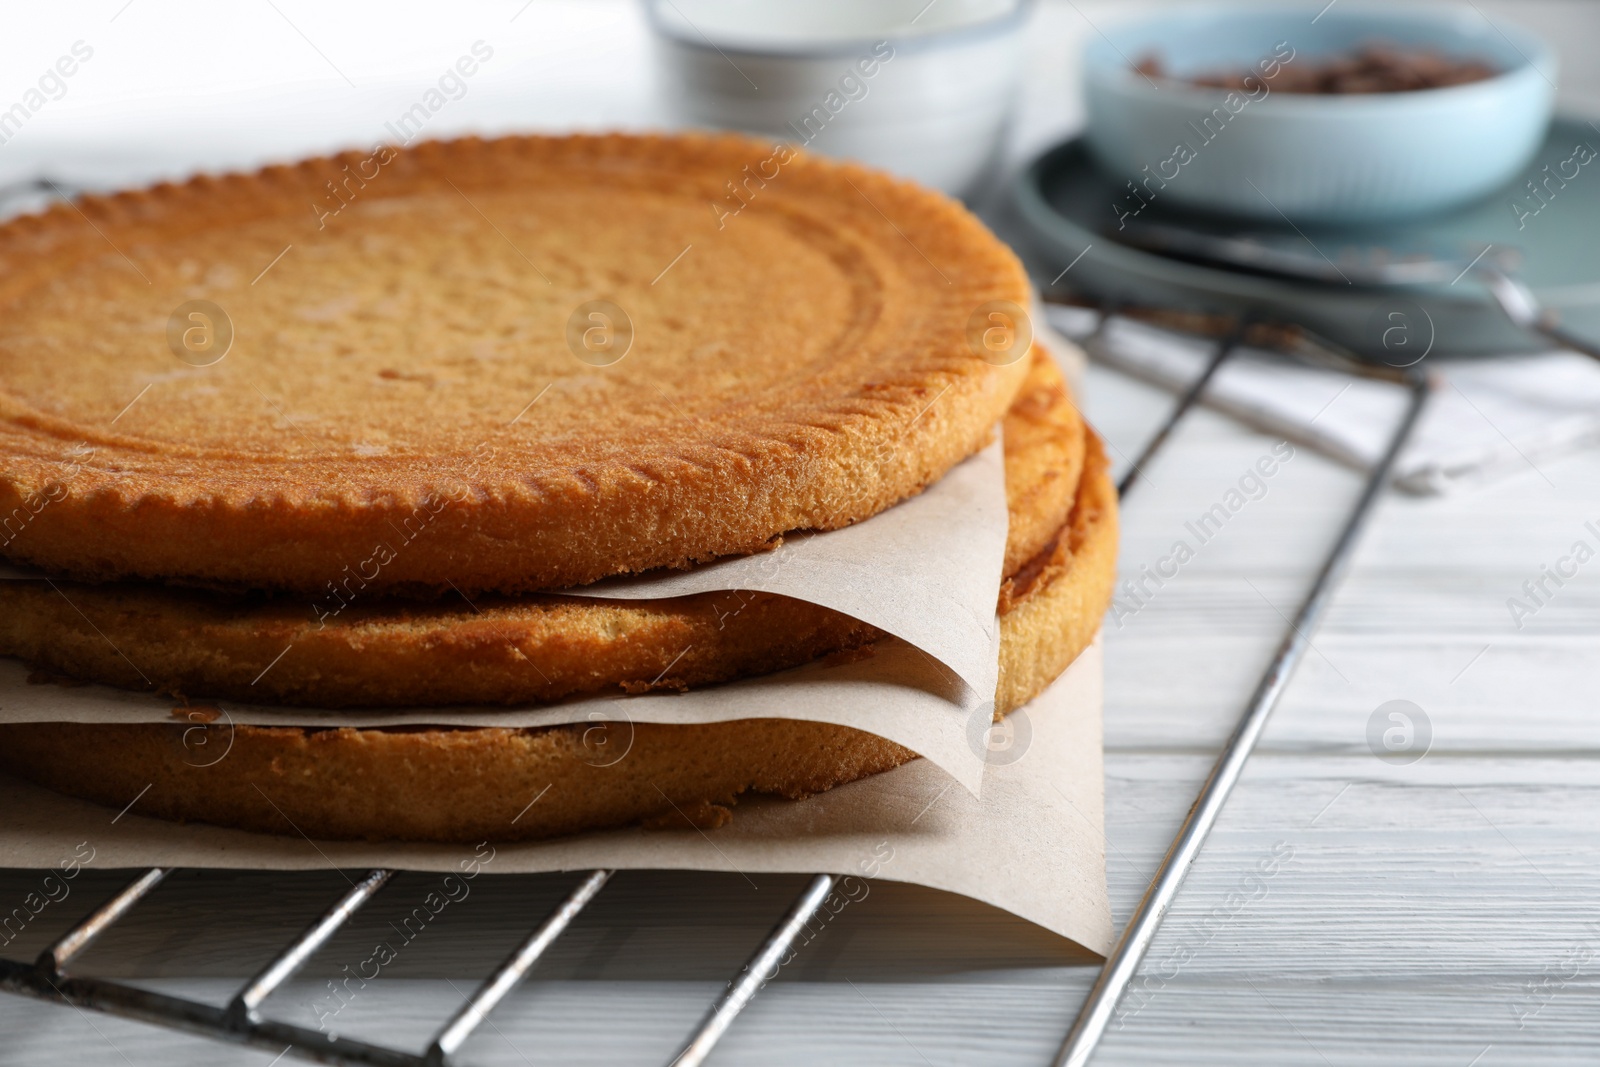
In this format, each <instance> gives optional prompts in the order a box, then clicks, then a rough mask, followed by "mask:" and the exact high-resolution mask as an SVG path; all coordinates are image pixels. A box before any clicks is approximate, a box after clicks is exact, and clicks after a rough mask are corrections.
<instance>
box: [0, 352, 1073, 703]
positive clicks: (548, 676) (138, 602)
mask: <svg viewBox="0 0 1600 1067" xmlns="http://www.w3.org/2000/svg"><path fill="white" fill-rule="evenodd" d="M1004 427H1005V471H1006V496H1007V500H1008V504H1009V513H1010V527H1009V536H1008V540H1007V549H1006V565H1007V570H1006V572H1005V573H1008V574H1010V573H1014V572H1015V571H1016V570H1017V569H1018V568H1019V567H1020V566H1021V565H1022V564H1023V563H1024V562H1026V561H1027V560H1029V559H1032V558H1033V557H1035V556H1036V555H1038V554H1039V553H1040V552H1041V551H1043V550H1044V549H1045V548H1046V547H1047V546H1049V545H1050V544H1052V543H1053V540H1054V539H1055V538H1056V536H1057V534H1058V533H1059V531H1060V530H1061V528H1062V526H1063V524H1065V523H1066V521H1067V517H1068V514H1069V513H1070V512H1071V510H1072V507H1073V501H1074V496H1075V493H1076V490H1077V486H1078V481H1079V473H1080V471H1081V469H1082V465H1083V454H1084V441H1085V435H1084V428H1083V424H1082V421H1081V420H1080V418H1079V417H1078V413H1077V409H1076V408H1075V407H1074V406H1073V404H1072V400H1071V397H1070V396H1069V395H1068V394H1067V392H1066V389H1065V387H1064V385H1063V382H1062V379H1061V373H1060V371H1059V370H1057V368H1056V365H1055V363H1054V361H1052V360H1051V359H1050V358H1049V356H1047V355H1045V354H1044V353H1043V352H1042V351H1039V352H1036V353H1035V355H1034V358H1033V360H1032V361H1031V364H1030V368H1029V373H1028V378H1027V380H1026V382H1025V384H1024V386H1023V389H1022V391H1021V392H1020V393H1019V394H1018V397H1017V400H1016V402H1015V403H1013V405H1012V406H1011V409H1010V411H1009V412H1007V415H1006V418H1005V422H1004ZM328 603H329V606H330V607H332V606H334V605H335V604H336V603H337V602H335V601H329V602H328ZM877 635H878V633H877V631H876V630H875V629H874V628H873V627H871V626H868V625H867V624H866V623H863V622H861V621H859V620H857V619H853V618H850V617H849V616H847V615H843V614H840V613H838V612H835V611H831V610H829V609H827V608H824V607H820V606H818V605H816V604H810V603H807V602H804V601H799V600H792V599H790V598H788V597H781V596H774V595H771V594H765V593H752V592H748V591H731V592H715V593H704V594H701V595H698V596H689V597H680V598H675V599H672V600H660V601H608V600H584V599H577V598H572V597H554V596H541V595H525V596H521V597H501V596H490V595H484V596H475V597H473V598H472V600H471V602H470V603H468V602H466V601H464V600H463V599H462V598H461V597H460V596H458V595H455V594H453V593H452V594H450V595H449V596H447V597H446V598H444V599H442V600H439V601H435V602H413V603H408V602H406V601H403V600H397V599H395V598H392V597H391V598H364V597H362V598H356V599H355V600H354V601H353V602H352V603H351V604H350V606H349V607H347V608H343V609H342V610H339V611H338V612H337V613H336V614H334V615H332V616H331V617H327V618H323V619H321V620H320V621H319V620H317V619H314V618H313V612H312V611H311V610H309V609H308V605H307V603H306V602H305V601H304V600H297V599H294V598H292V597H283V596H280V597H276V598H272V599H267V600H263V599H261V598H245V597H229V596H226V595H221V594H217V593H212V592H206V591H196V590H179V589H172V588H167V587H162V586H158V585H154V584H145V583H110V584H106V585H92V584H84V583H74V582H67V581H60V582H54V583H50V584H46V583H44V582H32V581H29V582H0V655H11V656H18V657H20V658H22V659H24V660H26V661H27V662H28V663H30V664H31V665H33V666H35V667H38V668H41V669H43V670H46V671H48V672H51V673H54V674H59V675H63V676H67V677H71V678H77V679H81V680H89V681H97V682H104V683H107V684H110V685H118V686H123V687H125V688H137V689H147V688H150V687H152V685H153V687H154V688H156V689H158V690H159V691H161V692H165V693H171V694H174V695H178V696H182V697H188V698H194V699H202V700H203V699H227V700H239V701H248V702H252V703H281V704H294V705H301V706H308V707H326V708H335V707H337V708H343V707H427V706H439V705H447V704H526V703H533V702H544V701H552V700H558V699H561V698H563V697H568V696H573V695H578V694H588V693H598V692H604V691H607V690H610V691H613V692H615V691H616V690H617V689H618V688H619V687H620V688H621V689H623V690H626V691H629V692H642V691H645V690H648V689H682V688H685V687H690V686H701V685H708V684H711V683H715V682H723V681H729V680H731V679H735V678H742V677H748V676H752V675H760V674H768V673H771V672H773V671H778V670H783V669H786V668H789V667H794V666H798V665H799V664H802V663H806V662H809V661H811V660H813V659H816V658H817V657H819V656H823V655H827V654H828V653H830V652H834V651H838V650H841V649H847V648H853V647H856V646H859V645H861V644H863V643H866V642H869V641H871V640H872V639H873V638H875V637H876V636H877ZM286 649H287V650H288V651H287V652H286V651H285V650H286ZM269 668H270V669H269Z"/></svg>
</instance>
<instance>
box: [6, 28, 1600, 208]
mask: <svg viewBox="0 0 1600 1067" xmlns="http://www.w3.org/2000/svg"><path fill="white" fill-rule="evenodd" d="M941 2H945V3H949V2H950V0H941ZM1339 3H1340V4H1341V6H1343V5H1345V4H1348V3H1350V0H1339ZM1300 6H1303V7H1305V9H1306V10H1307V11H1308V12H1313V13H1314V11H1315V9H1316V8H1318V7H1320V6H1321V3H1320V2H1318V3H1311V2H1309V0H1308V2H1307V3H1305V4H1302V5H1300ZM1411 6H1417V7H1425V6H1427V5H1423V4H1417V5H1412V4H1410V3H1407V2H1405V0H1396V2H1393V3H1390V4H1386V5H1384V7H1385V8H1386V9H1390V10H1393V9H1395V8H1403V7H1411ZM1474 6H1475V7H1476V8H1477V9H1478V10H1479V11H1481V12H1482V13H1483V14H1484V15H1486V16H1488V17H1490V18H1492V19H1504V20H1508V21H1511V22H1515V23H1517V24H1520V25H1522V26H1524V27H1526V28H1528V29H1530V30H1532V31H1534V32H1535V33H1537V34H1539V35H1540V36H1542V37H1544V38H1545V39H1546V40H1547V41H1548V42H1550V44H1551V45H1553V47H1554V48H1555V49H1556V51H1557V53H1558V54H1559V59H1560V68H1561V76H1560V79H1559V82H1560V90H1559V103H1558V107H1560V108H1562V109H1565V110H1579V111H1584V112H1587V113H1597V112H1600V64H1597V63H1596V62H1594V55H1595V51H1596V47H1597V46H1600V4H1593V3H1588V2H1584V0H1515V2H1513V0H1474ZM1207 7H1208V5H1207V4H1205V3H1203V2H1201V0H1185V2H1179V3H1167V4H1160V3H1143V2H1135V0H1114V2H1105V0H1098V2H1097V0H1039V2H1038V3H1036V4H1035V5H1034V6H1033V8H1032V10H1031V11H1030V12H1029V13H1028V14H1027V16H1026V17H1027V19H1028V25H1027V26H1026V28H1025V31H1024V32H1023V34H1022V48H1023V56H1024V60H1023V61H1024V64H1025V71H1024V72H1023V77H1022V78H1021V92H1020V96H1019V98H1018V102H1017V110H1016V113H1015V121H1014V123H1013V124H1012V126H1011V128H1010V130H1009V132H1008V133H1007V135H1006V142H1005V149H1004V157H1005V159H1006V160H1008V161H1011V162H1013V163H1016V162H1019V161H1021V160H1023V159H1026V158H1027V157H1029V156H1030V155H1032V154H1035V153H1037V152H1038V151H1040V150H1042V149H1043V148H1044V147H1046V146H1048V145H1049V144H1051V143H1053V142H1055V141H1057V140H1059V139H1061V137H1063V136H1064V135H1066V134H1068V133H1071V132H1073V131H1075V130H1077V129H1079V128H1080V127H1081V126H1082V124H1083V117H1084V116H1083V106H1082V94H1081V92H1080V89H1079V78H1080V53H1081V51H1082V48H1083V46H1084V44H1085V43H1086V42H1087V41H1088V40H1090V39H1091V38H1093V37H1095V36H1096V35H1097V29H1096V27H1097V26H1099V25H1107V26H1110V25H1114V24H1115V23H1117V22H1119V21H1127V20H1131V19H1138V18H1142V17H1144V16H1146V15H1148V14H1150V13H1152V12H1156V11H1159V10H1161V9H1163V8H1175V9H1179V10H1194V9H1202V10H1203V9H1205V8H1207ZM1335 10H1337V8H1335ZM937 13H938V8H937V7H935V8H933V9H932V10H931V11H930V13H929V15H928V16H927V17H928V18H929V19H932V18H934V17H935V15H936V14H937ZM7 20H8V22H7V28H8V31H9V32H7V33H6V34H4V35H3V37H0V71H4V72H5V74H4V77H3V78H0V107H6V106H10V105H11V104H12V103H14V102H17V101H20V100H22V99H23V97H24V94H25V93H26V92H27V91H28V90H29V89H30V88H32V87H33V86H34V85H35V84H36V82H37V79H38V76H39V74H40V73H42V72H44V71H45V70H46V69H47V68H50V67H52V66H53V65H54V64H55V63H56V62H57V60H58V59H59V58H60V57H61V56H63V55H68V54H70V50H71V48H72V46H73V45H74V43H76V42H80V41H81V42H83V44H84V45H86V46H88V47H89V48H92V49H93V56H92V58H91V59H89V60H88V61H86V62H84V63H82V65H81V68H80V69H78V70H77V72H76V73H75V74H74V75H72V76H71V77H69V78H66V79H64V82H65V86H66V88H65V91H64V92H63V93H61V95H60V96H59V99H49V100H48V102H47V103H46V105H45V106H43V107H41V108H38V109H36V110H35V111H34V113H32V114H31V115H30V116H29V117H28V118H27V121H26V122H25V123H23V124H21V126H20V128H15V129H10V128H7V130H6V131H5V132H7V133H8V134H9V136H8V139H7V140H5V141H4V143H3V144H0V181H10V180H13V179H17V178H22V177H32V176H34V175H35V174H37V173H39V172H41V171H48V172H50V173H51V174H52V175H55V176H59V177H61V178H63V179H66V180H71V181H81V182H83V183H84V184H88V185H96V186H98V185H102V184H119V183H122V182H126V181H142V180H148V179H152V178H156V177H166V176H172V175H177V174H182V173H187V172H189V171H191V170H194V169H196V168H206V169H215V168H234V167H248V166H254V165H257V164H259V163H262V162H266V161H270V160H279V159H291V158H294V157H296V156H300V155H304V154H307V153H310V152H321V151H325V150H329V149H334V148H343V147H370V146H371V145H372V144H373V143H375V142H377V141H378V140H380V139H385V140H389V139H392V138H391V137H390V135H388V134H386V133H385V128H384V124H385V123H388V122H393V121H394V120H395V119H396V118H398V117H399V116H400V115H401V114H402V113H403V112H405V111H406V109H408V108H410V107H411V106H412V105H413V104H414V103H416V102H417V100H418V99H419V98H420V96H421V95H422V94H423V93H424V92H425V91H426V90H428V89H429V88H431V87H432V86H434V85H435V84H436V82H437V80H438V78H439V77H440V75H441V74H442V73H444V72H445V71H446V70H447V68H450V67H451V66H452V65H453V64H454V63H455V62H456V61H457V59H458V57H460V56H462V55H464V54H467V53H468V51H469V49H470V47H471V45H472V44H473V43H474V42H477V41H482V42H484V44H485V45H486V46H488V47H489V48H490V49H492V51H493V55H492V58H491V59H489V60H488V61H486V62H484V63H483V64H482V65H481V69H480V70H478V72H477V73H475V74H474V75H473V76H471V77H470V78H467V79H463V80H464V83H465V86H466V88H465V91H464V94H463V95H461V96H460V98H459V99H452V100H450V101H449V103H448V105H447V106H445V107H443V108H441V109H440V110H439V111H438V112H437V113H435V114H433V115H432V117H431V119H430V121H429V122H428V124H427V128H426V130H425V131H424V133H423V136H425V137H445V136H453V135H459V134H464V133H483V134H494V133H505V132H511V131H518V130H540V131H561V130H572V129H628V130H633V129H645V128H661V127H663V126H667V125H671V124H672V122H673V115H672V113H671V112H670V110H669V105H668V101H667V100H666V98H665V97H664V96H663V94H661V93H660V92H658V91H657V85H658V82H657V80H656V79H657V71H656V69H655V67H656V64H657V62H658V61H659V58H660V57H659V55H658V53H657V52H656V51H655V50H653V49H652V48H651V30H650V25H649V21H648V19H647V15H646V11H645V8H644V6H643V4H641V3H639V2H637V0H504V2H500V0H486V2H479V3H456V4H438V3H425V2H421V0H397V2H391V3H383V4H378V3H343V4H328V3H312V2H309V0H242V2H239V3H230V4H209V3H203V2H199V0H103V2H100V0H96V2H90V3H78V4H71V5H65V4H62V5H48V4H30V5H17V6H14V7H12V9H11V10H9V11H8V12H7Z"/></svg>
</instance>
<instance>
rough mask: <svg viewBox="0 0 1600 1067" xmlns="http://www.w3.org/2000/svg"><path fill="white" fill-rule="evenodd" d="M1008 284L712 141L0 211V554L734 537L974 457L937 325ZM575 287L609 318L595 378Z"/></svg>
mask: <svg viewBox="0 0 1600 1067" xmlns="http://www.w3.org/2000/svg"><path fill="white" fill-rule="evenodd" d="M779 155H782V159H781V161H778V162H773V160H774V159H775V158H776V157H777V156H779ZM746 167H749V168H751V170H748V171H747V170H746V169H745V168H746ZM774 168H776V172H774ZM752 174H755V175H758V176H757V177H756V178H754V179H751V178H750V177H749V176H750V175H752ZM759 175H769V177H767V178H761V177H759ZM730 182H734V183H738V184H739V185H740V187H741V188H742V189H743V190H744V195H743V196H742V198H741V200H740V202H741V203H744V205H745V206H744V207H743V208H742V209H741V210H740V211H739V212H738V213H737V214H735V215H731V216H730V215H729V214H727V213H726V212H723V213H719V212H718V211H717V210H715V208H714V207H713V205H715V204H717V203H721V202H723V200H724V198H725V197H726V196H727V195H728V188H727V187H728V185H729V183H730ZM335 209H337V210H335ZM219 235H222V236H223V238H224V239H219ZM1027 299H1028V287H1027V280H1026V277H1025V275H1024V273H1023V270H1022V267H1021V265H1020V264H1019V263H1018V262H1017V260H1016V257H1015V256H1014V255H1013V254H1012V253H1011V252H1010V251H1009V250H1008V249H1006V248H1005V246H1004V245H1002V244H1001V243H1000V242H999V241H998V240H996V239H995V238H994V237H993V236H992V235H991V234H990V233H989V232H988V231H987V230H986V229H985V228H984V227H983V226H982V224H980V223H979V222H978V221H977V220H976V219H975V218H974V217H973V216H972V215H971V214H969V213H968V212H967V211H966V210H965V209H964V208H962V207H961V206H960V205H959V204H957V203H955V202H954V201H952V200H950V199H948V198H946V197H943V196H940V195H938V194H935V193H932V192H929V191H926V190H923V189H920V188H918V187H915V186H913V185H910V184H907V183H904V182H899V181H896V180H894V179H891V178H889V177H887V176H885V175H882V174H879V173H876V172H872V171H868V170H865V169H862V168H859V167H856V166H852V165H847V164H839V163H833V162H828V161H825V160H821V159H817V158H812V157H809V156H805V155H803V154H798V153H793V152H792V151H791V150H789V149H782V150H781V153H780V152H779V151H777V150H775V149H774V148H773V146H771V145H768V144H765V143H761V142H756V141H752V140H748V139H744V138H737V137H728V136H694V135H691V136H677V137H650V136H621V135H613V136H572V137H558V138H549V137H517V138H504V139H499V140H493V141H482V140H477V139H467V140H462V141H454V142H447V143H446V142H439V143H430V144H424V145H420V146H418V147H416V148H414V149H407V150H398V151H397V150H391V149H383V150H382V152H381V153H373V154H368V153H349V154H346V155H343V156H338V157H333V158H330V159H320V160H312V161H308V162H306V163H302V164H299V165H297V166H293V167H271V168H268V169H266V170H264V171H262V172H260V173H258V174H252V175H229V176H224V177H220V178H216V177H204V178H198V179H195V180H194V181H191V182H188V183H186V184H183V185H162V186H157V187H155V188H153V189H148V190H143V191H140V192H133V193H124V194H118V195H115V196H110V197H87V198H85V199H84V200H83V201H82V202H81V203H80V204H78V205H77V206H75V207H74V206H57V207H55V208H52V209H51V210H49V211H47V212H45V213H44V214H42V215H39V216H30V217H24V218H20V219H17V220H14V221H12V222H9V223H7V224H5V225H4V226H0V555H3V556H4V557H5V558H8V559H11V560H13V561H22V562H29V563H34V564H37V565H39V566H41V567H44V568H45V569H47V570H50V571H52V572H53V573H56V574H63V575H69V576H73V577H78V578H84V579H93V580H105V579H112V578H157V579H163V580H166V579H188V580H194V581H200V582H210V583H217V584H224V585H232V586H238V587H248V588H270V589H288V590H295V591H298V592H300V593H304V594H321V593H323V592H324V591H326V590H327V588H328V587H329V585H330V583H343V582H347V581H350V580H352V579H351V575H358V576H359V577H358V578H356V579H355V580H357V581H359V582H360V584H361V587H362V589H363V590H366V591H374V592H375V591H377V590H382V589H391V588H397V587H408V586H419V587H425V588H427V589H430V590H435V591H442V590H444V589H445V588H446V585H447V583H454V584H455V585H456V586H458V587H459V588H460V589H461V590H462V591H464V592H466V593H468V594H469V595H472V594H476V593H478V592H481V591H497V592H505V593H511V592H528V591H537V590H541V589H551V588H561V587H566V586H571V585H576V584H581V583H585V582H589V581H593V580H595V579H598V578H601V577H604V576H606V575H609V574H615V573H622V572H631V571H640V570H646V569H649V568H653V567H662V566H669V567H671V566H683V565H687V564H689V563H692V562H696V561H702V560H706V559H709V558H712V557H715V556H718V555H724V554H731V553H741V554H742V553H749V552H753V551H757V550H759V549H760V548H761V547H762V546H764V545H766V544H767V543H768V542H770V541H771V539H772V538H773V537H775V536H777V535H780V534H782V533H784V532H786V531H790V530H796V529H808V528H817V529H831V528H836V527H839V526H842V525H846V524H849V523H851V522H855V521H859V520H861V519H863V518H866V517H868V516H870V515H873V514H875V513H877V512H879V511H881V510H883V509H884V508H886V507H888V506H890V505H892V504H893V503H895V502H897V501H899V500H901V499H903V498H905V497H906V496H908V495H911V494H913V493H916V492H918V491H920V490H921V489H922V488H923V487H925V486H927V485H928V484H930V483H932V482H933V481H935V480H937V479H938V478H939V477H941V476H942V475H943V474H944V473H945V472H946V471H948V470H949V469H950V467H951V466H953V465H954V464H955V463H957V462H958V461H960V460H961V459H962V458H963V457H965V456H967V455H969V454H971V453H972V452H974V451H975V450H976V449H977V448H979V447H980V446H981V445H982V444H983V442H984V440H985V439H986V437H987V436H988V434H989V432H990V428H991V426H992V425H993V423H994V422H995V420H996V419H998V418H999V417H1000V416H1001V415H1002V414H1003V413H1004V412H1005V410H1006V409H1007V407H1008V406H1009V405H1010V403H1011V400H1012V398H1013V396H1014V395H1015V393H1016V391H1017V389H1018V387H1019V386H1020V384H1021V381H1022V378H1023V376H1024V374H1025V373H1026V369H1027V361H1026V359H1025V358H1017V359H1015V360H1014V361H1010V362H1006V361H1004V360H1000V361H994V360H991V359H986V358H984V356H983V355H982V354H981V352H980V351H979V350H978V349H977V348H975V347H974V345H973V343H972V342H971V340H970V339H969V335H970V334H971V332H972V331H971V326H972V323H973V322H974V316H975V315H978V316H979V317H978V319H977V321H979V322H980V323H982V322H985V321H987V320H986V319H984V318H983V316H981V315H979V313H980V312H981V311H982V309H984V308H985V307H987V306H988V305H990V304H993V303H996V302H1000V303H1007V304H1012V305H1024V306H1025V305H1026V303H1027ZM596 300H603V301H610V302H612V303H613V304H615V305H618V306H620V307H621V308H622V309H623V311H624V312H625V313H626V316H627V321H628V322H629V323H631V330H632V334H631V337H632V340H631V344H630V345H628V346H627V350H626V354H625V355H623V356H622V357H621V358H620V359H618V360H616V361H614V362H609V361H611V360H612V359H613V357H614V356H616V355H617V353H618V352H620V351H621V350H622V348H623V345H622V341H621V338H622V337H623V335H624V333H623V332H619V330H620V325H619V324H621V323H622V320H621V319H620V318H618V317H617V316H616V315H614V314H613V315H611V319H610V320H609V326H607V325H606V322H607V321H608V320H604V319H594V318H592V317H590V312H589V311H585V310H584V308H585V307H587V305H588V304H589V302H591V301H596ZM192 301H209V302H211V304H213V305H215V306H216V307H218V308H220V309H221V311H222V313H223V316H225V318H224V317H219V316H217V315H216V314H215V313H213V312H210V311H206V310H205V309H201V314H202V315H206V316H209V318H208V319H194V318H193V317H192V315H193V314H194V310H193V309H192V308H190V307H189V304H190V302H192ZM186 309H187V310H186ZM591 310H592V309H591ZM602 314H604V312H602ZM226 323H231V328H232V342H231V347H230V348H229V349H227V351H226V353H225V354H224V355H222V356H221V358H220V360H219V361H217V362H214V363H210V364H209V365H205V366H201V365H198V364H199V363H203V362H206V361H207V360H209V359H210V358H211V357H212V356H213V355H215V354H216V353H217V351H218V347H219V346H220V344H221V341H220V338H221V337H222V336H223V332H224V330H223V325H224V324H226ZM586 324H587V325H586ZM191 330H198V331H199V332H196V333H191V332H190V331H191ZM207 330H209V331H210V332H209V333H207ZM593 330H598V331H599V332H598V333H592V332H591V331H593ZM608 330H609V332H608ZM208 344H210V345H211V346H212V347H210V348H207V347H206V346H207V345H208ZM196 348H198V349H199V351H196ZM180 352H182V353H183V358H180V356H179V353H180ZM1016 355H1018V356H1023V355H1025V353H1016ZM580 357H581V358H580ZM997 362H998V363H999V365H997ZM597 426H598V427H603V429H604V432H598V433H597V432H596V427H597Z"/></svg>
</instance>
